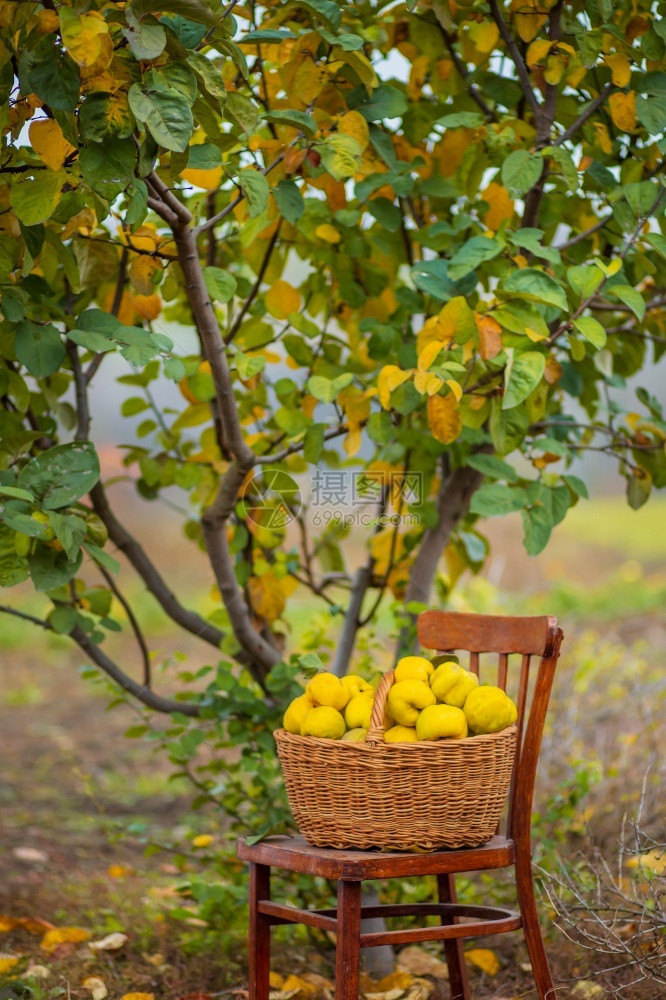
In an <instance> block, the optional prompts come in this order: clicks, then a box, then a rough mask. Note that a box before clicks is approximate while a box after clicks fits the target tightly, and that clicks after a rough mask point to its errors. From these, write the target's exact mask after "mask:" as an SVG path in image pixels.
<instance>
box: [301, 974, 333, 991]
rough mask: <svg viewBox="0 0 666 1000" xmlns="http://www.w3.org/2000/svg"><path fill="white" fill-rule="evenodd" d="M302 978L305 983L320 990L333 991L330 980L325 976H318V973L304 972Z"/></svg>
mask: <svg viewBox="0 0 666 1000" xmlns="http://www.w3.org/2000/svg"><path fill="white" fill-rule="evenodd" d="M302 978H303V979H304V980H305V981H306V982H307V983H312V985H313V986H316V987H317V988H318V989H320V990H334V989H335V986H334V985H333V983H332V982H331V980H330V979H326V977H325V976H320V975H319V973H318V972H304V973H303V976H302Z"/></svg>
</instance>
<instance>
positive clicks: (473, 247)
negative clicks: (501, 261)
mask: <svg viewBox="0 0 666 1000" xmlns="http://www.w3.org/2000/svg"><path fill="white" fill-rule="evenodd" d="M501 252H502V247H501V246H500V244H499V243H498V242H497V240H493V239H489V238H488V237H487V236H473V237H472V238H471V240H467V242H466V243H463V245H462V246H461V248H460V250H458V251H457V253H455V254H454V255H453V257H452V258H451V260H450V261H449V278H451V280H452V281H459V280H460V279H461V278H464V277H465V276H466V275H467V274H469V273H470V272H471V271H474V270H475V268H477V267H478V266H479V264H483V263H484V262H485V261H487V260H493V258H494V257H497V255H498V254H499V253H501Z"/></svg>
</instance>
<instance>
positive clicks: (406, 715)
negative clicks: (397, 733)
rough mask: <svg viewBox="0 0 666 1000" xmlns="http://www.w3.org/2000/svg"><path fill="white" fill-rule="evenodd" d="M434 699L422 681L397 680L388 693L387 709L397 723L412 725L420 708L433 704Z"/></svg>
mask: <svg viewBox="0 0 666 1000" xmlns="http://www.w3.org/2000/svg"><path fill="white" fill-rule="evenodd" d="M435 701H436V699H435V696H434V694H433V693H432V691H431V690H430V688H429V687H428V685H427V684H425V683H424V681H398V682H397V684H394V685H393V687H392V688H391V690H390V691H389V693H388V710H389V714H390V716H391V718H392V719H395V721H396V722H397V723H398V724H399V725H401V726H413V725H415V724H416V720H417V718H418V715H419V712H420V711H421V709H422V708H426V707H427V706H428V705H434V704H435Z"/></svg>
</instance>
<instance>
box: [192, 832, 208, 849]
mask: <svg viewBox="0 0 666 1000" xmlns="http://www.w3.org/2000/svg"><path fill="white" fill-rule="evenodd" d="M212 843H213V838H212V836H211V835H210V833H200V834H199V836H198V837H193V838H192V847H208V845H209V844H212Z"/></svg>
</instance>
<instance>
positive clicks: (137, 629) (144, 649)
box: [96, 563, 152, 688]
mask: <svg viewBox="0 0 666 1000" xmlns="http://www.w3.org/2000/svg"><path fill="white" fill-rule="evenodd" d="M96 565H97V569H98V570H99V571H100V573H101V574H102V576H103V577H104V579H105V580H106V582H107V584H108V586H109V589H110V590H111V591H112V592H113V593H114V594H115V596H116V597H117V599H118V602H119V603H120V604H121V605H122V607H123V608H124V609H125V614H126V615H127V620H128V621H129V623H130V625H131V626H132V631H133V632H134V636H135V638H136V641H137V644H138V646H139V649H140V650H141V659H142V661H143V686H144V687H145V688H150V686H151V684H152V677H151V672H150V653H149V651H148V646H147V644H146V640H145V638H144V635H143V632H142V631H141V626H140V625H139V622H138V620H137V617H136V615H135V614H134V611H133V610H132V605H131V604H130V603H129V601H128V600H127V598H126V597H125V595H124V594H123V592H122V591H121V589H120V587H118V585H117V584H116V581H115V580H114V579H113V576H112V575H111V573H109V571H108V570H107V569H105V568H104V567H103V566H101V565H100V564H99V563H97V564H96Z"/></svg>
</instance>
